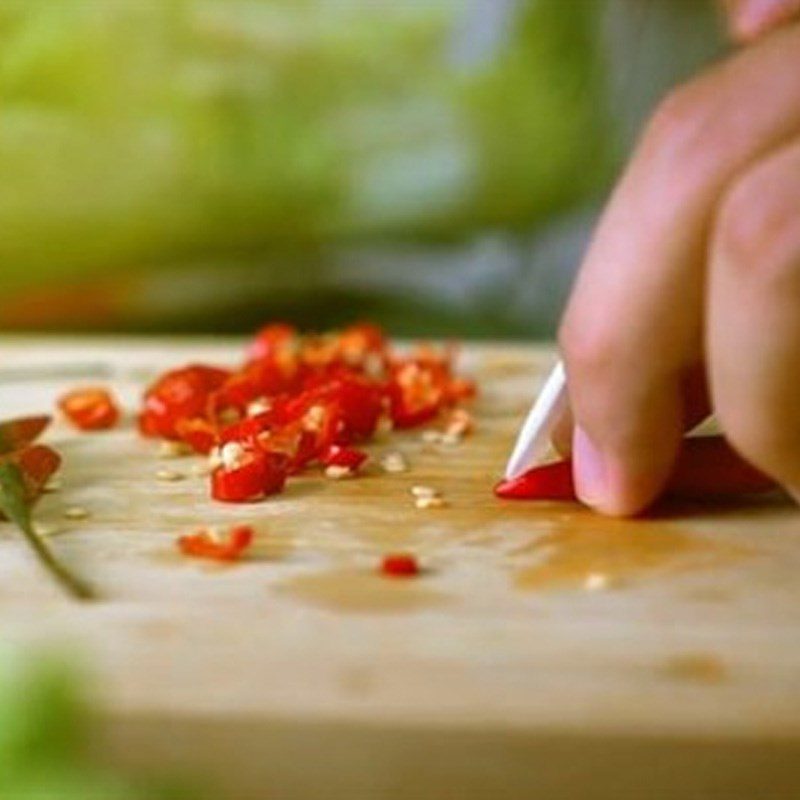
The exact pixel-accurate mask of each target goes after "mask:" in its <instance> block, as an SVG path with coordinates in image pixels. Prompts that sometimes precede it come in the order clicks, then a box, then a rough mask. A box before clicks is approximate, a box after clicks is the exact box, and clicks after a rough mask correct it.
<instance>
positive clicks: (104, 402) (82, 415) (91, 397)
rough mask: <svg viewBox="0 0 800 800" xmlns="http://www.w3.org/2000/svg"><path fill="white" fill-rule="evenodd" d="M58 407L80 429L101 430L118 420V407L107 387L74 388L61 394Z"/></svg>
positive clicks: (110, 426) (112, 425) (111, 425)
mask: <svg viewBox="0 0 800 800" xmlns="http://www.w3.org/2000/svg"><path fill="white" fill-rule="evenodd" d="M58 407H59V408H60V409H61V411H62V412H63V414H64V416H65V417H66V418H67V419H68V420H69V421H70V422H71V423H72V424H73V425H74V426H75V427H76V428H78V429H80V430H82V431H102V430H107V429H108V428H113V427H114V426H115V425H116V424H117V422H118V421H119V416H120V412H119V407H118V406H117V403H116V401H115V400H114V398H113V397H112V395H111V393H110V392H109V391H108V390H107V389H102V388H98V387H89V388H82V389H74V390H73V391H71V392H68V393H67V394H65V395H63V396H62V397H61V398H60V399H59V401H58Z"/></svg>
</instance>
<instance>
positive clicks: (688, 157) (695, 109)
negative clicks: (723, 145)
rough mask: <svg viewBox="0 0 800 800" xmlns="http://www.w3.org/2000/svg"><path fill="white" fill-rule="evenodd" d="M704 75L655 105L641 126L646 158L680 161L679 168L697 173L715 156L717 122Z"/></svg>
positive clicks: (708, 80) (717, 150)
mask: <svg viewBox="0 0 800 800" xmlns="http://www.w3.org/2000/svg"><path fill="white" fill-rule="evenodd" d="M709 82H710V79H709V78H708V77H705V76H703V77H700V78H697V79H695V80H693V81H691V82H689V83H686V84H684V85H682V86H680V87H678V88H677V89H674V90H673V91H672V92H671V93H670V94H668V95H667V96H666V97H665V98H664V99H663V100H662V101H661V103H660V104H659V105H658V107H657V108H656V111H655V113H654V114H653V116H652V117H651V119H650V122H649V124H648V126H647V128H646V130H645V135H644V140H643V147H644V149H645V151H646V154H647V156H648V157H649V158H655V159H659V160H664V161H666V162H667V165H670V164H677V163H680V164H681V166H682V169H684V170H686V169H689V168H691V169H695V170H697V171H699V172H701V173H704V172H705V169H704V167H705V166H706V165H707V164H709V163H715V160H716V158H718V157H719V152H720V150H719V148H716V147H709V146H708V145H709V141H716V140H717V139H718V138H719V137H717V136H716V130H717V128H718V125H719V116H718V114H717V109H716V107H715V106H716V104H715V103H713V102H710V101H709V98H710V97H713V92H712V90H711V87H710V86H709Z"/></svg>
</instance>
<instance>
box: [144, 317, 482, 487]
mask: <svg viewBox="0 0 800 800" xmlns="http://www.w3.org/2000/svg"><path fill="white" fill-rule="evenodd" d="M453 361H454V352H453V351H452V349H445V350H443V351H438V350H434V349H433V348H430V347H427V346H425V347H420V348H418V349H417V350H415V351H413V352H411V353H409V354H407V355H399V354H398V353H396V352H394V351H393V350H392V349H391V348H390V347H389V344H388V342H387V339H386V337H385V336H384V333H383V331H381V330H380V329H379V328H377V327H375V326H374V325H369V324H359V325H354V326H351V327H349V328H346V329H345V330H343V331H340V332H338V333H330V334H324V335H301V334H300V333H298V331H296V330H295V329H294V328H292V327H291V326H288V325H284V324H273V325H268V326H266V327H265V328H263V329H262V330H261V331H259V332H258V334H257V335H256V337H255V339H254V340H253V341H252V342H251V344H250V346H249V347H248V348H247V353H246V358H245V361H244V363H243V364H242V365H241V366H240V367H239V368H238V369H233V370H231V369H222V368H220V367H216V366H208V365H205V364H192V365H189V366H185V367H182V368H180V369H175V370H172V371H170V372H167V373H166V374H165V375H163V376H162V377H161V378H159V379H158V380H157V381H156V382H155V384H154V385H153V386H151V387H150V388H149V389H148V390H147V392H146V395H145V399H144V408H143V410H142V413H141V415H140V417H139V427H140V430H141V432H142V433H143V434H144V435H145V436H151V437H157V438H161V439H165V440H168V441H177V442H183V443H184V444H186V445H188V446H189V447H190V448H191V449H192V450H194V451H195V452H197V453H201V454H205V455H210V456H211V459H212V472H211V493H212V496H213V497H214V498H215V499H217V500H221V501H224V502H250V501H254V500H260V499H262V498H263V497H265V496H267V495H270V494H275V493H276V492H280V491H281V490H282V489H283V486H284V483H285V481H286V479H287V477H289V476H291V475H294V474H297V473H298V472H301V471H302V470H303V469H305V468H306V467H308V466H309V465H311V464H315V463H316V464H321V465H323V466H325V467H327V469H328V471H329V475H330V476H331V477H335V476H343V475H345V474H348V475H349V474H354V473H355V472H357V470H358V469H359V468H360V467H361V465H362V463H363V462H364V460H365V458H366V454H364V453H363V452H362V451H360V450H359V449H358V445H359V444H360V443H362V442H366V441H368V440H369V439H370V438H371V437H372V436H373V435H374V434H375V432H376V431H377V430H378V429H379V427H380V428H381V429H383V427H384V426H387V425H390V426H391V427H392V428H396V429H406V428H413V427H416V426H419V425H422V424H425V423H428V422H431V421H433V420H434V419H436V418H437V417H439V415H440V414H442V413H444V412H446V411H450V410H452V409H454V408H457V407H459V404H461V403H462V402H465V401H467V400H469V399H470V398H471V397H472V396H473V395H474V393H475V386H474V384H473V383H472V382H471V381H469V380H466V379H464V378H460V377H458V376H457V375H456V374H455V373H454V371H453Z"/></svg>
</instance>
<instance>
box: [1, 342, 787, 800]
mask: <svg viewBox="0 0 800 800" xmlns="http://www.w3.org/2000/svg"><path fill="white" fill-rule="evenodd" d="M237 352H238V345H237V344H235V343H227V342H224V343H219V342H210V341H199V340H195V341H180V342H176V341H166V340H165V341H160V340H151V341H140V340H139V341H128V340H112V341H98V340H77V341H64V340H42V339H36V340H25V339H21V340H20V339H5V340H2V341H0V410H1V411H2V416H4V417H5V416H11V415H12V414H15V413H18V412H19V413H29V412H37V413H38V412H42V411H47V410H49V409H51V408H52V406H53V399H54V397H56V396H57V395H58V393H60V392H61V391H63V390H65V389H66V388H68V387H71V386H74V385H76V384H78V383H97V382H100V383H102V382H107V383H109V384H110V385H112V386H113V387H114V389H115V390H116V391H117V392H118V393H119V394H120V396H121V397H123V398H124V400H125V404H126V406H127V408H128V409H129V410H130V411H133V410H134V409H135V408H136V404H137V398H138V396H139V395H140V392H141V389H142V385H143V382H145V381H146V380H148V379H149V378H150V377H151V376H152V375H153V374H154V373H155V372H157V371H158V370H160V369H162V368H164V367H168V366H174V365H176V364H179V363H182V362H186V361H188V360H201V359H202V360H210V361H216V362H222V363H225V362H229V361H234V360H235V358H236V355H237ZM550 361H551V354H550V352H549V351H548V350H547V349H534V348H521V347H510V346H482V347H471V348H467V350H466V352H465V357H464V365H465V367H466V369H467V370H468V371H470V372H472V373H474V374H475V375H476V376H477V377H478V379H479V381H480V383H481V385H482V387H483V391H482V394H481V399H480V401H479V403H478V406H477V418H478V425H479V427H478V430H477V432H476V433H475V435H474V436H473V437H471V438H469V439H467V440H466V441H465V442H464V443H463V444H461V445H459V446H450V447H446V446H443V445H432V444H429V443H425V442H423V441H422V440H421V439H420V436H419V433H414V434H408V435H404V436H401V437H395V438H393V439H392V440H390V441H383V442H379V443H377V444H376V445H375V446H374V447H373V448H372V451H373V452H374V453H375V454H380V453H382V452H386V451H388V450H395V449H398V450H400V451H402V452H403V453H404V454H405V455H406V456H407V458H408V460H409V462H410V465H411V469H410V471H409V472H408V473H405V474H400V475H384V474H381V473H380V471H379V470H377V469H375V470H374V471H370V472H369V473H368V474H367V475H366V476H365V477H364V478H362V479H359V480H353V481H342V482H335V481H329V480H326V479H324V478H323V477H321V476H320V475H318V474H310V475H308V476H303V477H301V478H299V479H297V480H294V481H292V482H291V483H290V484H289V488H288V490H287V492H286V493H285V494H284V495H281V496H280V497H277V498H274V499H270V500H269V501H267V502H264V503H262V504H258V505H253V506H247V507H230V506H222V505H218V504H214V503H213V502H211V501H210V500H209V499H208V493H207V489H206V480H205V479H204V478H201V477H198V476H196V475H194V474H193V473H192V466H193V464H195V463H196V462H195V461H194V460H192V459H185V460H176V461H163V460H159V458H158V457H157V447H156V446H155V445H154V444H153V443H150V442H145V441H142V440H141V439H139V438H138V437H137V436H136V435H135V434H134V430H133V427H132V422H131V419H130V417H129V419H128V420H127V422H126V424H125V426H124V427H123V428H122V429H120V430H118V431H115V432H112V433H106V434H97V435H75V434H73V433H72V432H70V431H69V430H68V429H67V428H66V427H65V426H63V425H61V424H59V425H56V426H55V427H54V428H53V429H52V430H51V431H50V433H49V435H48V439H49V440H50V441H51V442H52V443H53V444H54V445H56V446H57V447H58V448H59V449H60V450H61V451H62V453H63V455H64V457H65V466H64V469H63V473H62V480H63V488H62V490H61V491H59V492H56V493H53V494H50V495H48V496H46V497H45V498H44V500H43V502H42V503H41V505H40V506H39V508H38V518H39V520H40V521H41V522H42V523H43V524H45V525H48V526H52V527H53V528H55V532H54V533H53V534H52V539H51V540H52V544H53V547H54V548H56V549H57V550H58V551H59V553H60V555H61V556H62V557H63V558H65V559H68V560H69V561H70V562H71V563H73V564H74V565H75V566H76V567H78V568H80V570H81V571H82V573H83V574H84V575H85V576H86V577H88V578H89V579H90V580H91V581H92V582H93V583H94V584H95V585H96V587H97V588H98V590H99V591H100V593H101V595H102V600H101V601H100V602H98V603H95V604H91V605H81V604H76V603H74V602H70V601H68V600H65V599H64V598H62V597H61V596H60V594H59V592H58V590H57V589H55V588H54V587H53V586H52V585H51V583H50V582H49V580H48V579H47V577H46V576H44V575H43V574H42V573H41V572H40V571H39V569H38V567H37V565H36V564H35V562H34V561H33V560H32V559H31V558H30V557H29V555H28V554H27V552H26V550H25V548H24V547H23V546H22V545H21V544H20V542H19V540H18V538H17V537H16V536H15V534H14V532H13V530H12V529H11V528H10V526H8V525H3V526H0V624H1V625H2V628H0V630H2V636H3V638H4V639H9V640H19V641H24V642H30V641H43V642H46V643H47V644H49V645H51V646H52V645H54V644H58V645H61V646H66V647H68V648H69V649H70V650H71V651H75V652H77V653H79V654H80V655H81V657H82V658H83V659H84V662H85V663H86V664H87V665H88V667H89V669H90V670H91V671H92V673H93V675H94V676H95V681H94V685H95V686H96V691H97V694H98V696H99V697H100V699H101V700H102V702H103V708H104V717H103V719H104V723H103V725H104V727H103V735H102V736H101V737H99V738H98V741H97V745H96V746H97V749H98V752H99V753H100V755H101V756H102V757H103V758H106V759H108V760H110V761H112V762H114V763H115V764H122V765H124V766H142V765H146V766H152V765H157V766H160V767H169V768H175V769H178V770H192V771H194V772H196V774H202V775H203V782H204V783H205V784H206V785H208V786H212V787H216V788H215V789H214V793H213V794H212V796H214V797H219V798H234V799H235V800H239V799H240V798H241V800H249V798H253V800H256V799H259V800H260V798H281V799H283V798H293V797H299V798H323V797H324V798H326V800H336V798H340V797H341V798H349V799H350V800H352V798H389V799H390V800H393V799H394V798H401V797H402V798H404V800H408V798H415V800H416V799H417V798H424V799H425V800H427V798H431V800H433V799H434V798H435V799H436V800H441V799H442V798H451V797H452V798H459V800H462V799H463V798H467V799H469V798H479V797H492V798H506V797H507V798H518V797H519V798H523V797H524V798H530V797H536V798H538V799H539V800H551V798H553V799H554V798H559V799H560V798H573V797H575V798H590V799H594V798H602V799H603V800H605V799H606V798H608V800H611V798H614V799H615V800H618V798H627V797H631V798H647V799H648V800H653V798H655V799H656V800H658V798H673V797H674V798H678V797H680V798H689V797H692V798H695V797H696V798H707V797H713V798H717V797H719V798H723V797H724V798H726V800H731V799H732V798H748V800H752V798H772V797H775V798H778V797H780V798H789V797H792V798H794V797H798V796H800V760H798V755H800V641H799V640H798V634H800V579H798V576H799V575H800V517H798V515H797V513H796V512H795V510H794V508H792V507H791V506H790V505H788V504H787V503H786V502H785V501H783V500H781V499H780V498H770V499H768V500H760V501H750V502H745V503H739V504H736V505H727V506H713V507H712V506H701V505H694V506H685V507H683V508H672V509H669V510H665V511H664V512H663V514H662V515H661V516H660V517H659V518H657V519H653V520H650V521H637V522H622V521H611V520H603V519H600V518H598V517H595V516H592V515H591V514H589V513H588V512H585V511H582V510H581V509H579V508H577V507H573V506H570V505H558V504H552V505H550V504H544V505H531V504H525V503H518V504H514V503H502V502H500V501H497V500H495V499H494V498H493V496H492V494H491V486H492V484H493V482H494V480H495V479H496V477H497V475H498V473H499V472H500V470H501V469H502V465H503V462H504V458H505V456H506V454H507V451H508V448H509V446H510V444H511V442H512V439H513V435H514V433H515V429H516V425H517V423H518V421H519V418H520V416H521V414H522V413H523V411H524V410H525V409H526V407H527V405H528V403H529V401H530V400H531V398H532V397H533V395H534V394H535V391H536V388H537V385H538V383H539V382H540V381H541V379H542V376H543V374H544V371H545V369H546V367H547V366H548V365H549V363H550ZM34 368H35V373H36V374H34V373H32V372H30V370H32V369H34ZM162 468H169V469H171V470H175V471H177V472H179V473H181V475H184V476H185V478H184V479H182V480H179V481H175V482H163V481H159V480H157V479H156V473H157V471H158V470H159V469H162ZM414 484H425V485H430V486H433V487H435V488H437V489H439V490H441V491H442V493H443V495H444V496H445V498H446V499H447V501H448V503H449V506H448V507H447V508H444V509H436V510H427V511H422V510H418V509H416V508H415V507H414V505H413V503H412V500H411V496H410V493H409V488H410V487H411V486H412V485H414ZM74 506H81V507H84V508H86V509H87V510H88V511H89V512H90V516H89V517H88V518H87V519H85V520H71V521H70V520H67V519H65V518H64V512H65V510H66V509H67V508H69V507H74ZM235 521H248V522H252V523H254V524H255V525H256V526H257V529H258V531H259V541H258V546H257V547H256V551H255V554H254V557H253V558H252V559H251V560H249V561H247V562H245V563H242V564H240V565H237V566H230V567H221V566H215V565H208V564H205V563H202V562H197V561H193V560H187V559H183V558H181V557H180V556H179V555H177V553H176V550H175V546H174V540H175V537H176V536H177V535H178V534H180V533H183V532H186V531H190V530H191V529H192V528H194V527H195V526H197V525H199V524H207V523H219V524H225V523H230V522H235ZM387 549H412V550H414V551H416V552H417V553H418V554H419V555H420V557H421V558H422V559H423V561H424V563H425V565H426V568H427V569H426V573H425V575H424V576H422V577H421V578H419V579H417V580H411V581H390V580H386V579H382V578H380V577H378V576H376V575H375V572H374V566H375V563H376V560H377V559H378V557H379V555H380V553H382V552H384V551H386V550H387Z"/></svg>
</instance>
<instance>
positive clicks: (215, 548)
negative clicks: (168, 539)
mask: <svg viewBox="0 0 800 800" xmlns="http://www.w3.org/2000/svg"><path fill="white" fill-rule="evenodd" d="M254 536H255V533H254V531H253V529H252V528H251V527H250V526H249V525H236V526H234V527H233V528H231V529H230V530H229V531H227V532H226V533H224V534H222V535H218V534H215V533H214V532H213V531H211V530H209V529H208V528H203V529H201V530H199V531H197V532H196V533H192V534H188V535H186V536H181V537H180V538H179V539H178V548H179V549H180V551H181V552H182V553H183V554H184V555H187V556H195V557H197V558H210V559H213V560H214V561H236V560H238V559H239V558H241V557H242V555H243V554H244V552H245V550H247V549H248V548H249V547H250V545H251V544H252V543H253V538H254Z"/></svg>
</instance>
